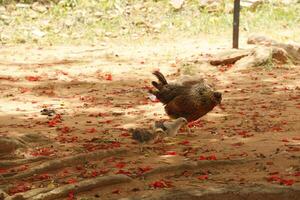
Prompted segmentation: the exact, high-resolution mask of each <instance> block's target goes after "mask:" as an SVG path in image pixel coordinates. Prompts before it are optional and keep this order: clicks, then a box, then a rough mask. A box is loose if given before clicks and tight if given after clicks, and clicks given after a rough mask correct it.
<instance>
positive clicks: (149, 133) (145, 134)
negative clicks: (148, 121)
mask: <svg viewBox="0 0 300 200" xmlns="http://www.w3.org/2000/svg"><path fill="white" fill-rule="evenodd" d="M129 132H130V133H131V134H132V139H133V140H135V141H137V142H138V143H139V144H140V151H141V152H143V145H144V144H146V143H150V142H152V141H154V140H156V139H158V138H159V137H163V136H164V135H165V132H164V131H163V130H162V129H157V130H149V129H146V128H136V129H129Z"/></svg>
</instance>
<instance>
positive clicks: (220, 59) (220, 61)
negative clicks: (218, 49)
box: [210, 50, 250, 65]
mask: <svg viewBox="0 0 300 200" xmlns="http://www.w3.org/2000/svg"><path fill="white" fill-rule="evenodd" d="M249 53H250V51H249V50H243V51H230V52H225V53H222V54H221V55H217V58H214V59H213V60H211V61H210V64H211V65H228V64H234V63H235V62H236V61H238V60H240V59H241V58H243V57H245V56H247V55H249Z"/></svg>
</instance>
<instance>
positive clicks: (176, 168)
mask: <svg viewBox="0 0 300 200" xmlns="http://www.w3.org/2000/svg"><path fill="white" fill-rule="evenodd" d="M254 161H257V159H252V160H246V159H240V160H201V161H197V162H186V163H182V164H174V165H168V166H162V167H158V168H155V169H153V170H151V171H149V172H147V173H144V174H143V175H142V176H143V177H149V176H153V175H157V174H162V173H173V172H181V171H185V170H194V169H199V168H203V167H209V166H224V165H235V164H242V163H247V162H254Z"/></svg>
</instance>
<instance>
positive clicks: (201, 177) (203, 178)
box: [197, 175, 208, 180]
mask: <svg viewBox="0 0 300 200" xmlns="http://www.w3.org/2000/svg"><path fill="white" fill-rule="evenodd" d="M197 178H198V179H199V180H207V179H208V175H200V176H198V177H197Z"/></svg>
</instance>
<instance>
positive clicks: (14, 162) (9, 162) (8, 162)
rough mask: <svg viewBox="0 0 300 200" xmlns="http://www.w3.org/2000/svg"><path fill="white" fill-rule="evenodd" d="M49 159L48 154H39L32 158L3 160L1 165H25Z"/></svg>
mask: <svg viewBox="0 0 300 200" xmlns="http://www.w3.org/2000/svg"><path fill="white" fill-rule="evenodd" d="M46 159H49V157H47V156H39V157H35V158H30V159H18V160H2V161H1V162H0V167H11V166H18V165H24V164H28V163H34V162H38V161H41V160H46Z"/></svg>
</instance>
